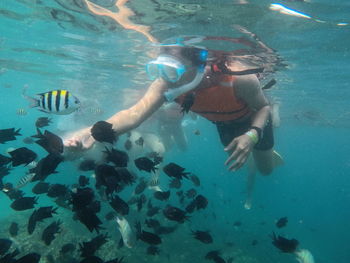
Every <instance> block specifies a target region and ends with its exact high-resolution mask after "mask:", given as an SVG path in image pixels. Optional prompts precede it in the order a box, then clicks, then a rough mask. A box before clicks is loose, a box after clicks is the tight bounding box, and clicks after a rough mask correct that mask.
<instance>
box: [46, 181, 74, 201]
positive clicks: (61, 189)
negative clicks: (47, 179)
mask: <svg viewBox="0 0 350 263" xmlns="http://www.w3.org/2000/svg"><path fill="white" fill-rule="evenodd" d="M68 191H69V190H68V187H67V186H66V185H64V184H52V185H50V187H49V191H48V192H47V196H48V197H52V198H55V197H60V196H65V195H66V194H67V193H68Z"/></svg>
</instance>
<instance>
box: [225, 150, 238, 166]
mask: <svg viewBox="0 0 350 263" xmlns="http://www.w3.org/2000/svg"><path fill="white" fill-rule="evenodd" d="M240 152H241V151H240V150H239V149H236V150H235V151H234V152H233V153H232V154H231V155H230V157H229V158H228V159H227V160H226V162H225V165H228V164H229V163H230V162H232V161H233V160H236V159H237V157H238V156H239V154H240Z"/></svg>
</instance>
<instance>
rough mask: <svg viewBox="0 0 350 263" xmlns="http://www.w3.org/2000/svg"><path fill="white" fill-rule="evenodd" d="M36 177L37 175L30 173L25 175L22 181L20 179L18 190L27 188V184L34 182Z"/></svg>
mask: <svg viewBox="0 0 350 263" xmlns="http://www.w3.org/2000/svg"><path fill="white" fill-rule="evenodd" d="M34 176H35V173H28V174H26V175H24V176H23V177H22V178H21V179H19V181H18V183H17V185H16V188H17V189H19V188H22V187H24V186H26V185H27V184H29V183H30V182H31V181H32V180H33V178H34Z"/></svg>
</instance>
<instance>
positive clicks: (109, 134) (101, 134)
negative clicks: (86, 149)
mask: <svg viewBox="0 0 350 263" xmlns="http://www.w3.org/2000/svg"><path fill="white" fill-rule="evenodd" d="M112 127H113V125H112V124H111V123H108V122H106V121H98V122H96V123H95V124H94V125H93V126H92V128H91V136H92V137H93V138H94V139H95V140H96V141H98V142H108V143H111V144H113V143H114V142H115V141H116V140H117V133H116V132H115V131H114V130H113V128H112Z"/></svg>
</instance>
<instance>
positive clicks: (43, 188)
mask: <svg viewBox="0 0 350 263" xmlns="http://www.w3.org/2000/svg"><path fill="white" fill-rule="evenodd" d="M49 187H50V184H49V183H45V182H39V183H37V184H36V185H34V187H33V188H32V192H33V193H34V194H37V195H39V194H46V193H47V192H48V191H49Z"/></svg>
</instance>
